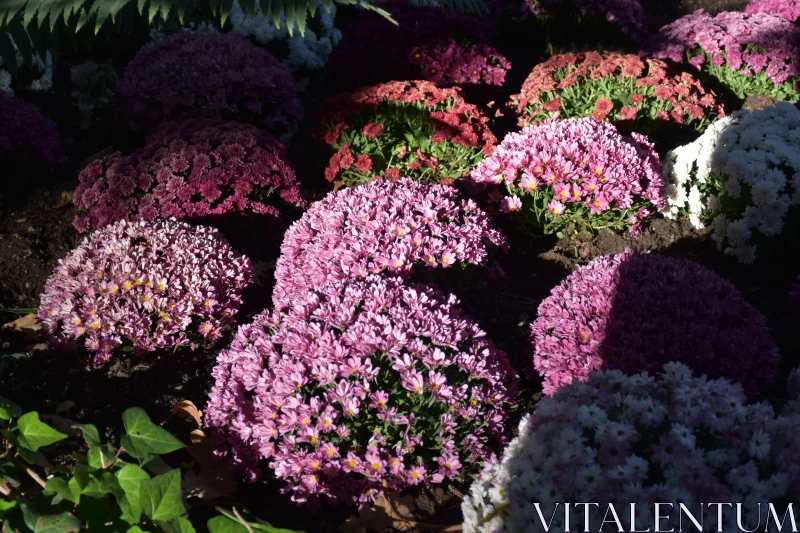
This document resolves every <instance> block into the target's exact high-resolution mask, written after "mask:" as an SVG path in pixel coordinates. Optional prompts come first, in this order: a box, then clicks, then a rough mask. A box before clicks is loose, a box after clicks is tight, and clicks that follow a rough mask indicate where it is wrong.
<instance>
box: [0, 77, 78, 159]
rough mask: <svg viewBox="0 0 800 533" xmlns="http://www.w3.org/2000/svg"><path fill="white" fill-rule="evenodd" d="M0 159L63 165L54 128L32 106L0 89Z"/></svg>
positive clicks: (58, 138)
mask: <svg viewBox="0 0 800 533" xmlns="http://www.w3.org/2000/svg"><path fill="white" fill-rule="evenodd" d="M0 125H2V126H0V157H4V158H5V157H8V156H14V157H21V158H22V159H23V160H26V161H36V162H44V163H46V164H49V165H51V166H63V165H66V164H67V156H66V155H65V154H64V149H63V148H62V146H61V137H60V136H59V135H58V130H57V129H56V125H55V124H53V123H52V122H51V121H50V120H49V119H47V118H45V116H44V115H42V114H41V113H40V112H39V110H38V109H36V108H35V107H34V106H32V105H30V104H28V103H25V102H23V101H22V100H20V99H19V98H15V97H13V96H11V95H8V94H6V93H5V92H3V91H2V90H0Z"/></svg>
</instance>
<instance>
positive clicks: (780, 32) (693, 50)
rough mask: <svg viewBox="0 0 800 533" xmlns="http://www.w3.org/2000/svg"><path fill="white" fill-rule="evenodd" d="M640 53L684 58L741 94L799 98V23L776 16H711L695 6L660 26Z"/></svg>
mask: <svg viewBox="0 0 800 533" xmlns="http://www.w3.org/2000/svg"><path fill="white" fill-rule="evenodd" d="M641 55H643V56H647V57H655V58H659V59H671V60H673V61H677V62H683V61H687V62H688V63H689V64H691V65H692V66H693V67H695V68H698V69H701V70H703V71H706V72H709V73H710V74H712V75H713V76H715V77H716V78H717V79H719V81H720V82H721V83H723V84H725V85H727V86H728V87H729V88H730V89H731V90H733V91H734V92H735V93H736V94H737V95H738V96H739V97H742V98H744V97H745V96H746V95H747V94H748V93H754V92H757V91H759V90H760V91H761V92H762V93H764V94H769V95H771V96H774V97H776V98H778V99H780V100H787V101H792V102H794V101H796V100H797V99H800V95H798V94H797V93H798V92H800V79H799V78H798V76H800V61H798V58H799V57H800V28H798V27H797V26H795V25H794V24H792V23H791V22H790V21H788V20H786V19H783V18H781V17H778V16H774V15H769V14H767V13H751V14H747V13H740V12H722V13H719V14H717V15H716V16H713V17H712V16H711V15H709V14H708V13H706V12H705V11H703V10H702V9H699V10H697V11H695V12H694V13H692V14H691V15H686V16H684V17H681V18H679V19H678V20H676V21H675V22H673V23H671V24H668V25H666V26H664V27H663V28H661V29H660V30H659V31H658V33H657V34H655V35H654V36H653V37H651V39H650V40H648V42H647V43H646V44H645V46H644V48H643V49H642V52H641ZM722 67H725V69H726V70H725V69H722ZM765 83H768V84H769V85H771V86H765ZM784 85H785V87H784Z"/></svg>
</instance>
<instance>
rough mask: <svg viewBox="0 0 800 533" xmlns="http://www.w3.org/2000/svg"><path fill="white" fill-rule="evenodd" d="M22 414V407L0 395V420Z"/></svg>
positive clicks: (17, 416)
mask: <svg viewBox="0 0 800 533" xmlns="http://www.w3.org/2000/svg"><path fill="white" fill-rule="evenodd" d="M21 416H22V409H20V407H19V405H17V404H15V403H14V402H12V401H11V400H8V399H6V398H3V397H2V396H0V420H11V419H12V418H19V417H21Z"/></svg>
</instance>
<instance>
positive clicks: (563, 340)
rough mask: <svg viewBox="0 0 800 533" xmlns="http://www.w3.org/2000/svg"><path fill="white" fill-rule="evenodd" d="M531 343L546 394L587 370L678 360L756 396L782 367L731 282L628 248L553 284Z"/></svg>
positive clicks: (633, 368)
mask: <svg viewBox="0 0 800 533" xmlns="http://www.w3.org/2000/svg"><path fill="white" fill-rule="evenodd" d="M531 343H532V344H533V352H534V358H533V364H534V367H535V369H536V371H537V372H538V373H539V374H540V375H542V376H543V377H544V392H545V394H553V393H554V392H555V391H556V390H557V389H558V388H559V387H562V386H564V385H567V384H569V383H571V382H573V381H586V380H587V379H588V377H589V373H590V372H591V371H593V370H606V369H611V370H617V369H618V370H621V371H623V372H625V373H628V374H633V373H636V372H639V371H642V370H645V371H648V372H655V371H657V370H658V369H659V368H660V367H661V365H663V364H664V363H666V362H668V361H679V362H681V363H685V364H687V365H689V367H690V368H692V369H693V370H694V371H696V372H699V373H704V374H708V375H709V376H711V377H725V378H727V379H731V380H734V381H737V382H740V383H742V385H743V386H744V389H745V391H746V392H747V394H748V395H754V394H756V393H757V392H758V391H759V390H760V389H761V388H763V387H764V386H768V385H772V384H774V382H775V380H776V378H777V375H778V370H779V366H780V355H779V353H778V348H777V346H776V345H775V342H774V340H773V339H772V337H771V335H770V333H769V329H768V327H767V323H766V319H765V318H764V316H763V315H762V314H761V313H760V312H758V311H757V310H756V309H755V308H753V307H752V306H751V305H750V304H748V303H747V302H746V301H745V299H744V298H743V297H742V295H741V294H740V293H739V291H738V290H737V289H736V287H734V286H733V285H732V284H731V283H730V282H728V281H726V280H724V279H723V278H721V277H719V276H717V275H716V274H714V273H713V272H711V271H709V270H706V269H705V268H703V267H701V266H700V265H698V264H696V263H691V262H688V261H682V260H679V259H672V258H667V257H662V256H656V255H649V254H640V253H638V252H636V251H633V250H627V251H626V252H625V253H621V254H616V255H607V256H603V257H599V258H597V259H595V260H594V261H592V262H591V263H589V264H588V265H586V266H583V267H580V268H579V269H578V270H576V271H575V272H573V273H572V274H570V275H569V276H568V277H567V278H566V279H565V280H564V281H562V282H561V284H559V285H558V286H557V287H555V288H553V290H552V291H551V293H550V296H549V297H548V298H547V299H545V300H544V301H543V302H542V303H541V305H540V306H539V311H538V317H537V319H536V320H535V321H534V322H533V324H532V325H531Z"/></svg>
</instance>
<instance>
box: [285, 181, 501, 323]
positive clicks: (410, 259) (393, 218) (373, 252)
mask: <svg viewBox="0 0 800 533" xmlns="http://www.w3.org/2000/svg"><path fill="white" fill-rule="evenodd" d="M504 245H505V237H504V236H503V235H502V234H501V233H500V232H499V231H497V230H496V229H494V228H492V227H491V225H490V223H489V217H488V216H487V215H486V213H484V212H483V211H482V210H481V209H480V208H479V207H478V206H477V205H476V204H475V203H474V202H473V201H472V200H463V199H461V198H460V197H459V194H458V191H457V190H456V189H454V188H452V187H450V186H447V185H424V184H421V183H419V182H416V181H414V180H412V179H410V178H403V179H401V180H399V181H397V182H391V181H388V180H376V181H373V182H370V183H367V184H364V185H359V186H357V187H352V188H347V189H342V190H339V191H336V192H332V193H330V194H328V196H326V197H325V198H324V199H322V200H321V201H319V202H317V203H315V204H314V205H313V206H311V208H310V209H309V210H308V211H306V212H305V213H304V214H303V217H302V218H301V219H300V220H298V221H297V222H295V223H294V224H293V225H292V227H291V228H289V230H288V231H287V232H286V235H285V236H284V240H283V244H282V245H281V256H280V258H279V259H278V262H277V266H276V270H275V279H276V283H275V292H274V293H273V297H272V299H273V304H274V305H275V308H276V309H279V310H280V309H284V308H286V307H288V306H289V305H290V304H291V302H293V301H294V300H295V299H297V298H298V297H300V298H302V295H303V294H304V293H305V292H306V291H307V290H309V289H311V288H313V287H319V286H321V285H324V284H326V283H329V282H333V281H339V280H342V279H346V278H364V277H366V276H368V275H370V274H378V273H381V272H389V273H391V274H393V275H408V274H410V273H411V270H412V268H413V267H414V266H415V265H423V264H424V265H427V266H428V267H429V268H431V267H442V268H448V267H450V266H453V265H455V264H456V263H465V262H469V263H474V264H482V263H484V262H485V260H486V254H487V248H488V247H490V246H504Z"/></svg>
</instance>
